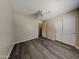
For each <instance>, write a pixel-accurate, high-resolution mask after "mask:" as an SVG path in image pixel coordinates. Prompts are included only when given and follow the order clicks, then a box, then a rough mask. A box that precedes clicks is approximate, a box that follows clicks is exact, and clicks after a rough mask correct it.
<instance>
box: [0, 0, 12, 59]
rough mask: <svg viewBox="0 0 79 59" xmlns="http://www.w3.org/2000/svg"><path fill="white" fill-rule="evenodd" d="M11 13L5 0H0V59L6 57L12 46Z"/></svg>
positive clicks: (5, 58)
mask: <svg viewBox="0 0 79 59" xmlns="http://www.w3.org/2000/svg"><path fill="white" fill-rule="evenodd" d="M12 32H13V31H12V13H11V8H10V6H9V5H8V2H7V0H0V59H7V56H8V55H9V53H10V50H11V48H12V47H13V45H12V43H13V34H12Z"/></svg>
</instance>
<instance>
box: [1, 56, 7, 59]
mask: <svg viewBox="0 0 79 59" xmlns="http://www.w3.org/2000/svg"><path fill="white" fill-rule="evenodd" d="M0 59H8V56H0Z"/></svg>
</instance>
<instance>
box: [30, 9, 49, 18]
mask: <svg viewBox="0 0 79 59" xmlns="http://www.w3.org/2000/svg"><path fill="white" fill-rule="evenodd" d="M49 13H50V12H49V11H47V12H43V10H37V11H36V12H35V13H33V14H30V16H33V17H35V18H38V17H43V16H45V15H46V14H49Z"/></svg>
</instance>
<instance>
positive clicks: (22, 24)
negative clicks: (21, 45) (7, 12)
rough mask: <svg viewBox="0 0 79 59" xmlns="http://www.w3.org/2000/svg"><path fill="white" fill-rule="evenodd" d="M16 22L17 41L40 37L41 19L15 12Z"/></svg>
mask: <svg viewBox="0 0 79 59" xmlns="http://www.w3.org/2000/svg"><path fill="white" fill-rule="evenodd" d="M14 22H15V39H16V41H15V42H23V41H28V40H31V39H34V38H38V30H39V27H38V26H39V23H40V22H41V21H40V20H38V19H33V18H30V17H26V16H23V15H18V14H14Z"/></svg>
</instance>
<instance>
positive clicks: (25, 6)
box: [9, 0, 79, 19]
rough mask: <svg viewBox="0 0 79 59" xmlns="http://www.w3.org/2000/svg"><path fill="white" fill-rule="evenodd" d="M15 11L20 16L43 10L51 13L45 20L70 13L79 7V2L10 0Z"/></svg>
mask: <svg viewBox="0 0 79 59" xmlns="http://www.w3.org/2000/svg"><path fill="white" fill-rule="evenodd" d="M9 1H10V3H11V5H12V8H13V10H14V11H15V12H16V13H19V14H24V15H27V14H31V13H35V12H36V11H37V10H40V9H42V10H43V12H47V11H50V13H49V14H47V15H45V16H44V17H43V18H44V19H46V18H50V17H54V16H57V15H59V14H62V13H65V12H69V11H71V10H73V9H75V8H78V7H79V0H9Z"/></svg>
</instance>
